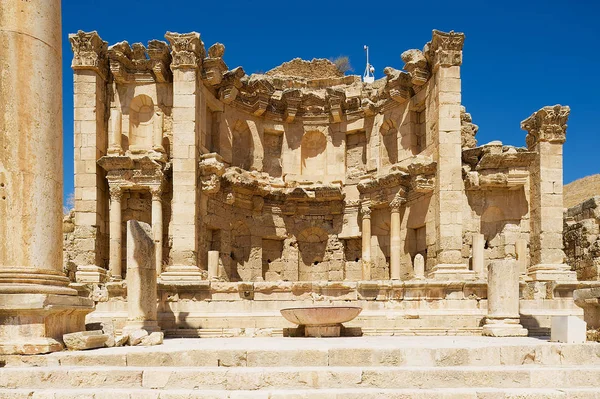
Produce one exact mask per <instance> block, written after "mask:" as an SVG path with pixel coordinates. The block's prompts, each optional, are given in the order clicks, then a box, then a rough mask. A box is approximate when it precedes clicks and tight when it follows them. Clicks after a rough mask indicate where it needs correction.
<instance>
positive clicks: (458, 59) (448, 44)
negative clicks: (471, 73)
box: [423, 29, 465, 71]
mask: <svg viewBox="0 0 600 399" xmlns="http://www.w3.org/2000/svg"><path fill="white" fill-rule="evenodd" d="M464 43H465V34H464V33H459V32H454V31H450V32H449V33H446V32H441V31H439V30H435V29H434V30H433V35H432V38H431V41H430V42H429V43H427V44H426V45H425V48H424V50H423V53H424V54H425V55H426V57H427V60H428V61H429V63H430V64H431V65H432V69H433V70H434V71H435V70H437V68H439V67H440V66H443V67H450V66H460V65H461V64H462V49H463V45H464Z"/></svg>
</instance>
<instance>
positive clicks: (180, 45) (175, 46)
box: [165, 32, 206, 70]
mask: <svg viewBox="0 0 600 399" xmlns="http://www.w3.org/2000/svg"><path fill="white" fill-rule="evenodd" d="M165 38H166V39H167V40H168V41H169V43H170V45H171V51H172V53H171V55H172V57H173V61H172V62H171V70H174V69H179V68H198V66H199V65H200V63H201V62H202V59H204V57H205V53H206V50H205V49H204V43H202V41H201V40H200V34H199V33H197V32H190V33H175V32H167V33H166V34H165Z"/></svg>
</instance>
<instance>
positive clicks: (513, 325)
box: [483, 259, 527, 337]
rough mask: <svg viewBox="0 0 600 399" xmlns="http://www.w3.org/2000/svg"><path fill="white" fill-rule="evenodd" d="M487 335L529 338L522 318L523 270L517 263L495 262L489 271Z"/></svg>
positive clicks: (484, 333) (511, 260)
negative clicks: (520, 286)
mask: <svg viewBox="0 0 600 399" xmlns="http://www.w3.org/2000/svg"><path fill="white" fill-rule="evenodd" d="M483 335H487V336H491V337H525V336H527V330H526V329H525V328H523V326H522V325H521V324H520V316H519V266H518V264H517V261H515V260H514V259H505V260H498V261H493V262H492V263H491V264H490V266H489V269H488V315H487V318H486V321H485V325H484V326H483Z"/></svg>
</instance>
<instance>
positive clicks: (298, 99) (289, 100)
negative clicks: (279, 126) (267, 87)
mask: <svg viewBox="0 0 600 399" xmlns="http://www.w3.org/2000/svg"><path fill="white" fill-rule="evenodd" d="M281 99H282V100H283V103H284V104H285V111H284V118H285V121H286V122H288V123H290V122H293V121H294V118H295V117H296V113H297V112H298V108H300V105H301V104H302V93H301V92H300V90H298V89H288V90H284V92H283V94H282V96H281Z"/></svg>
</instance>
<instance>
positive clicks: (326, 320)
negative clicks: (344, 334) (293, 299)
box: [281, 306, 362, 337]
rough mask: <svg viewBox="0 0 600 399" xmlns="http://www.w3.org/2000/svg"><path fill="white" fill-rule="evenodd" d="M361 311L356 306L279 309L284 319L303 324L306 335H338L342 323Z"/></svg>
mask: <svg viewBox="0 0 600 399" xmlns="http://www.w3.org/2000/svg"><path fill="white" fill-rule="evenodd" d="M361 311H362V308H361V307H358V306H308V307H301V308H287V309H281V315H282V316H283V317H285V318H286V320H288V321H290V322H292V323H294V324H298V325H301V326H304V335H305V336H306V337H339V336H340V333H341V327H342V323H345V322H348V321H350V320H352V319H354V318H355V317H356V316H358V315H359V313H360V312H361Z"/></svg>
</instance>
